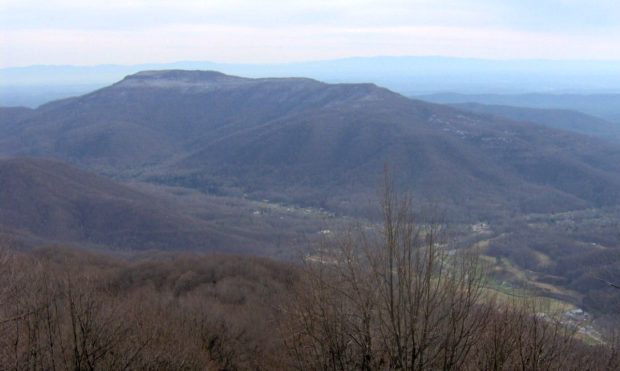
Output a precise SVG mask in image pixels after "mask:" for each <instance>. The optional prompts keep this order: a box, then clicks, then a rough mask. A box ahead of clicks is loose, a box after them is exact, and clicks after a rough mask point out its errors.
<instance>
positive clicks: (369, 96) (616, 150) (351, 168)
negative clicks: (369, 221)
mask: <svg viewBox="0 0 620 371" xmlns="http://www.w3.org/2000/svg"><path fill="white" fill-rule="evenodd" d="M0 117H2V118H1V119H0V123H2V125H1V126H0V134H1V137H0V148H1V149H0V154H3V155H7V156H16V155H19V156H21V155H28V156H44V157H54V158H58V159H61V160H63V161H69V162H71V163H74V164H76V165H79V166H81V167H84V168H88V169H91V170H95V171H97V172H100V173H104V174H108V175H112V176H114V177H116V178H120V179H138V180H141V181H149V182H155V183H159V184H166V185H176V186H184V187H189V188H195V189H199V190H202V191H205V192H210V193H214V194H221V195H241V194H242V193H244V194H247V195H248V196H249V197H251V198H254V199H262V198H269V199H273V200H279V201H283V202H289V203H297V204H302V205H311V206H316V207H324V208H327V209H330V210H333V211H337V212H343V213H355V212H361V211H363V210H366V209H367V208H368V207H370V206H369V205H371V203H370V202H369V200H370V199H372V198H374V196H375V195H376V192H377V187H378V185H379V184H380V183H381V178H382V172H383V168H384V165H385V164H386V163H388V164H390V166H391V167H392V168H393V169H394V172H395V178H396V179H397V180H398V182H399V187H401V188H402V189H407V190H412V191H413V192H414V194H415V195H416V196H417V197H418V198H419V199H421V200H425V201H428V202H431V203H435V204H438V205H439V206H441V207H443V208H446V209H449V210H451V211H452V212H453V215H459V216H460V217H462V218H472V217H476V218H481V217H485V216H492V215H495V216H497V215H498V214H502V213H509V212H514V211H516V212H534V211H536V212H554V211H564V210H573V209H582V208H590V207H598V206H603V205H617V204H619V203H620V146H618V145H615V144H613V143H610V142H606V141H603V140H599V139H596V138H593V137H590V136H584V135H580V134H577V133H572V132H569V131H566V130H557V129H554V128H550V127H548V126H543V125H537V124H532V123H524V122H517V121H512V120H508V119H504V118H501V117H497V116H491V115H488V114H477V113H472V112H468V111H465V110H462V109H455V108H452V107H447V106H442V105H437V104H431V103H426V102H423V101H419V100H412V99H409V98H406V97H404V96H402V95H399V94H397V93H394V92H392V91H389V90H387V89H384V88H380V87H377V86H375V85H372V84H335V85H332V84H326V83H321V82H318V81H315V80H311V79H305V78H281V79H275V78H263V79H248V78H241V77H234V76H229V75H224V74H222V73H218V72H201V71H181V70H172V71H149V72H141V73H137V74H134V75H131V76H128V77H126V78H125V79H123V80H122V81H120V82H118V83H116V84H113V85H112V86H109V87H106V88H103V89H100V90H97V91H95V92H93V93H90V94H87V95H84V96H81V97H77V98H71V99H66V100H60V101H56V102H53V103H50V104H46V105H44V106H42V107H40V108H38V109H36V110H30V111H28V110H20V111H15V110H14V109H13V110H8V109H3V110H1V111H0ZM373 207H374V206H373Z"/></svg>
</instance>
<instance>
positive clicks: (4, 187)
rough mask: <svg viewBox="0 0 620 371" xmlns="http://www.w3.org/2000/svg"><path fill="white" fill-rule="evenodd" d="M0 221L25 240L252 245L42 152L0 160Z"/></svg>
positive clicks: (122, 244) (12, 234)
mask: <svg viewBox="0 0 620 371" xmlns="http://www.w3.org/2000/svg"><path fill="white" fill-rule="evenodd" d="M0 228H2V231H3V232H4V233H5V234H8V236H10V238H12V239H16V240H18V241H20V242H22V243H26V244H27V245H29V244H37V243H44V244H53V243H59V244H62V243H69V244H79V245H80V246H104V247H107V248H112V249H114V248H120V249H126V248H131V249H138V250H143V249H154V248H165V249H201V250H218V249H227V250H228V251H230V249H232V250H233V251H234V250H238V251H241V250H243V249H247V250H251V249H252V247H253V244H254V243H253V242H252V241H251V239H250V238H245V239H244V238H243V237H241V236H235V235H234V234H231V233H227V231H226V230H223V229H222V228H213V227H212V226H211V225H210V224H209V223H208V222H206V221H204V220H199V219H197V218H192V217H190V216H187V215H184V214H181V213H179V212H178V211H176V210H175V209H174V208H173V207H171V205H169V204H168V203H166V202H163V201H162V200H160V199H157V198H154V197H152V196H151V195H148V194H145V193H142V192H140V191H138V190H135V189H132V188H130V187H127V186H124V185H120V184H118V183H115V182H113V181H111V180H108V179H106V178H103V177H100V176H97V175H94V174H91V173H88V172H84V171H82V170H78V169H76V168H73V167H70V166H67V165H65V164H62V163H60V162H57V161H50V160H43V159H23V158H20V159H3V160H0Z"/></svg>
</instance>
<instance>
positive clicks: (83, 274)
mask: <svg viewBox="0 0 620 371" xmlns="http://www.w3.org/2000/svg"><path fill="white" fill-rule="evenodd" d="M382 212H383V218H384V226H383V229H382V230H381V231H380V232H376V231H374V230H364V229H363V228H361V230H360V231H352V232H351V233H348V234H345V235H342V236H340V237H338V238H334V239H331V240H330V241H327V242H326V243H325V244H323V246H321V247H320V248H319V249H317V251H315V252H314V253H313V254H311V255H309V256H307V257H306V259H305V260H304V264H301V265H292V264H291V265H289V264H285V263H277V262H273V261H270V260H266V259H259V258H252V257H240V256H224V255H208V256H199V255H178V254H177V255H174V254H156V255H151V256H142V257H133V258H131V259H121V258H113V257H110V256H106V255H100V254H94V253H89V252H86V251H77V250H69V249H44V250H37V251H34V252H29V253H19V252H10V251H4V253H3V254H2V256H1V258H0V364H1V366H2V367H1V369H6V370H289V369H298V370H343V371H344V370H435V369H444V370H616V369H620V353H619V352H618V350H619V349H620V348H618V347H617V344H616V342H615V341H614V338H613V337H609V338H608V339H606V342H604V343H597V344H586V343H585V342H584V341H583V340H582V339H580V338H579V336H577V334H576V329H575V328H571V327H570V326H569V325H567V324H565V323H564V322H562V321H561V320H559V319H558V318H556V317H554V316H553V314H552V313H541V312H540V309H539V307H538V306H537V305H536V303H532V302H527V301H523V302H516V301H515V302H505V301H503V302H502V301H499V300H497V298H496V297H494V296H493V295H492V294H491V293H490V292H489V291H487V290H486V289H485V279H486V278H485V274H484V272H483V271H482V268H481V267H482V265H481V264H479V263H478V260H477V259H476V257H475V256H470V255H465V254H462V253H460V252H459V251H457V250H452V249H450V248H449V247H446V246H447V245H446V243H445V240H444V238H443V236H442V234H443V229H442V228H441V226H440V225H439V224H437V223H435V221H433V220H432V219H428V220H419V219H417V218H416V217H414V216H413V214H412V213H411V205H410V201H409V200H408V199H399V198H398V197H397V196H396V195H395V194H394V193H393V192H392V191H391V190H390V188H389V187H388V186H386V192H385V195H384V199H383V204H382Z"/></svg>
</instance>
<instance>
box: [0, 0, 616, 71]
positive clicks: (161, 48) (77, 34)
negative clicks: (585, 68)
mask: <svg viewBox="0 0 620 371" xmlns="http://www.w3.org/2000/svg"><path fill="white" fill-rule="evenodd" d="M377 55H394V56H397V55H442V56H458V57H478V58H493V59H513V58H519V59H524V58H527V59H530V58H544V59H588V60H593V59H594V60H620V1H618V0H590V1H585V0H376V1H375V0H202V1H200V0H127V1H117V0H41V1H37V0H0V67H8V66H25V65H32V64H79V65H92V64H104V63H114V64H138V63H153V62H172V61H180V60H209V61H216V62H236V63H264V62H270V63H271V62H291V61H304V60H321V59H333V58H342V57H350V56H377Z"/></svg>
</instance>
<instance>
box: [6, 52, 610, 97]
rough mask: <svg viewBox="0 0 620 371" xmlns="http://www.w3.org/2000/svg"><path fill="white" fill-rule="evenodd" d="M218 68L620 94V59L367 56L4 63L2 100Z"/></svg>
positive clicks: (410, 91) (437, 88)
mask: <svg viewBox="0 0 620 371" xmlns="http://www.w3.org/2000/svg"><path fill="white" fill-rule="evenodd" d="M164 69H189V70H218V71H222V72H224V73H228V74H235V75H243V76H249V77H290V76H305V77H310V78H314V79H318V80H321V81H325V82H330V83H343V82H349V83H351V82H361V81H366V82H374V83H377V84H379V85H381V86H385V87H387V88H389V89H392V90H394V91H397V92H399V93H401V94H404V95H416V94H431V93H440V92H458V93H467V94H482V93H506V94H507V93H530V92H540V93H545V94H559V93H580V94H584V93H587V94H591V93H620V88H618V86H620V63H619V62H617V61H609V62H602V61H601V62H596V61H553V60H484V59H465V58H449V57H406V56H403V57H364V58H362V57H360V58H348V59H339V60H326V61H312V62H300V63H286V64H226V63H214V62H208V61H194V62H176V63H162V64H142V65H98V66H46V65H39V66H29V67H16V68H3V69H0V105H2V106H15V105H25V106H30V107H36V106H38V105H40V104H43V103H46V102H49V101H51V100H54V99H59V98H66V97H69V96H77V95H81V94H85V93H88V92H89V91H92V90H94V89H95V88H100V87H104V86H107V85H109V84H111V83H113V82H115V81H118V80H120V79H122V78H123V77H124V76H126V75H129V74H133V73H137V72H139V71H143V70H164Z"/></svg>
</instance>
